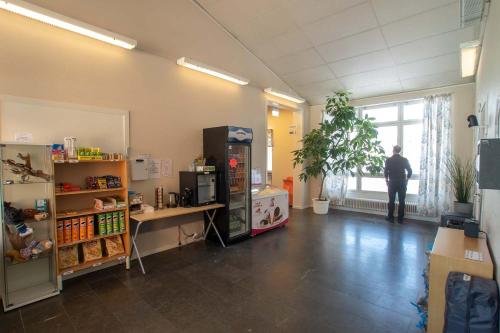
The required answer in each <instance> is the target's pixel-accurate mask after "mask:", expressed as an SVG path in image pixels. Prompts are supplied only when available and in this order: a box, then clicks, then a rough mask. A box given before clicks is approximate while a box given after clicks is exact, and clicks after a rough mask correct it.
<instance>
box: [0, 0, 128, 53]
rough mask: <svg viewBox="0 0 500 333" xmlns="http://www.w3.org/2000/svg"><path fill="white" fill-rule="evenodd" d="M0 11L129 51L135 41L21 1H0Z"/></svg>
mask: <svg viewBox="0 0 500 333" xmlns="http://www.w3.org/2000/svg"><path fill="white" fill-rule="evenodd" d="M0 9H5V10H7V11H9V12H12V13H16V14H19V15H22V16H26V17H29V18H31V19H34V20H37V21H40V22H43V23H47V24H50V25H53V26H55V27H58V28H61V29H65V30H69V31H72V32H76V33H77V34H81V35H84V36H87V37H91V38H94V39H98V40H100V41H103V42H106V43H109V44H113V45H116V46H119V47H123V48H125V49H128V50H131V49H133V48H135V47H136V46H137V41H135V40H133V39H131V38H128V37H125V36H122V35H119V34H116V33H114V32H111V31H108V30H104V29H101V28H98V27H95V26H93V25H90V24H87V23H84V22H80V21H78V20H75V19H72V18H70V17H67V16H64V15H61V14H58V13H56V12H53V11H50V10H48V9H45V8H42V7H39V6H36V5H33V4H31V3H28V2H25V1H22V0H0Z"/></svg>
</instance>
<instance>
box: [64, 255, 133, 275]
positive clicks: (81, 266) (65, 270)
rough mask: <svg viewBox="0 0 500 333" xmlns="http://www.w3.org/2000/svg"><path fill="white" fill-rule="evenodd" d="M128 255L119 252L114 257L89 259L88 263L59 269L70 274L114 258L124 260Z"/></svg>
mask: <svg viewBox="0 0 500 333" xmlns="http://www.w3.org/2000/svg"><path fill="white" fill-rule="evenodd" d="M126 257H127V254H126V253H120V254H117V255H115V256H112V257H102V258H101V259H97V260H92V261H89V262H86V263H81V264H78V265H76V266H73V267H69V268H65V269H63V270H61V271H59V274H61V275H70V274H73V273H76V272H78V271H82V270H84V269H88V268H91V267H98V266H101V265H102V264H105V263H108V262H111V261H114V260H118V261H122V260H125V258H126Z"/></svg>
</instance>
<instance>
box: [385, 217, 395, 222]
mask: <svg viewBox="0 0 500 333" xmlns="http://www.w3.org/2000/svg"><path fill="white" fill-rule="evenodd" d="M385 220H386V221H387V222H389V223H394V218H392V217H389V216H387V217H386V218H385Z"/></svg>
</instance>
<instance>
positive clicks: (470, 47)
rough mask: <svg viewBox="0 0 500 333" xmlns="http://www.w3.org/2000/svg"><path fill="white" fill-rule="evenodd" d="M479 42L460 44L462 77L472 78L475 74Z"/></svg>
mask: <svg viewBox="0 0 500 333" xmlns="http://www.w3.org/2000/svg"><path fill="white" fill-rule="evenodd" d="M479 45H480V43H479V41H478V40H475V41H471V42H467V43H462V44H460V53H461V57H460V58H461V69H462V77H468V76H473V75H474V74H475V73H476V64H477V57H478V53H479Z"/></svg>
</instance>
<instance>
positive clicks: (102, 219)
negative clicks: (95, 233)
mask: <svg viewBox="0 0 500 333" xmlns="http://www.w3.org/2000/svg"><path fill="white" fill-rule="evenodd" d="M97 224H98V226H99V235H101V236H102V235H106V214H98V215H97Z"/></svg>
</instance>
